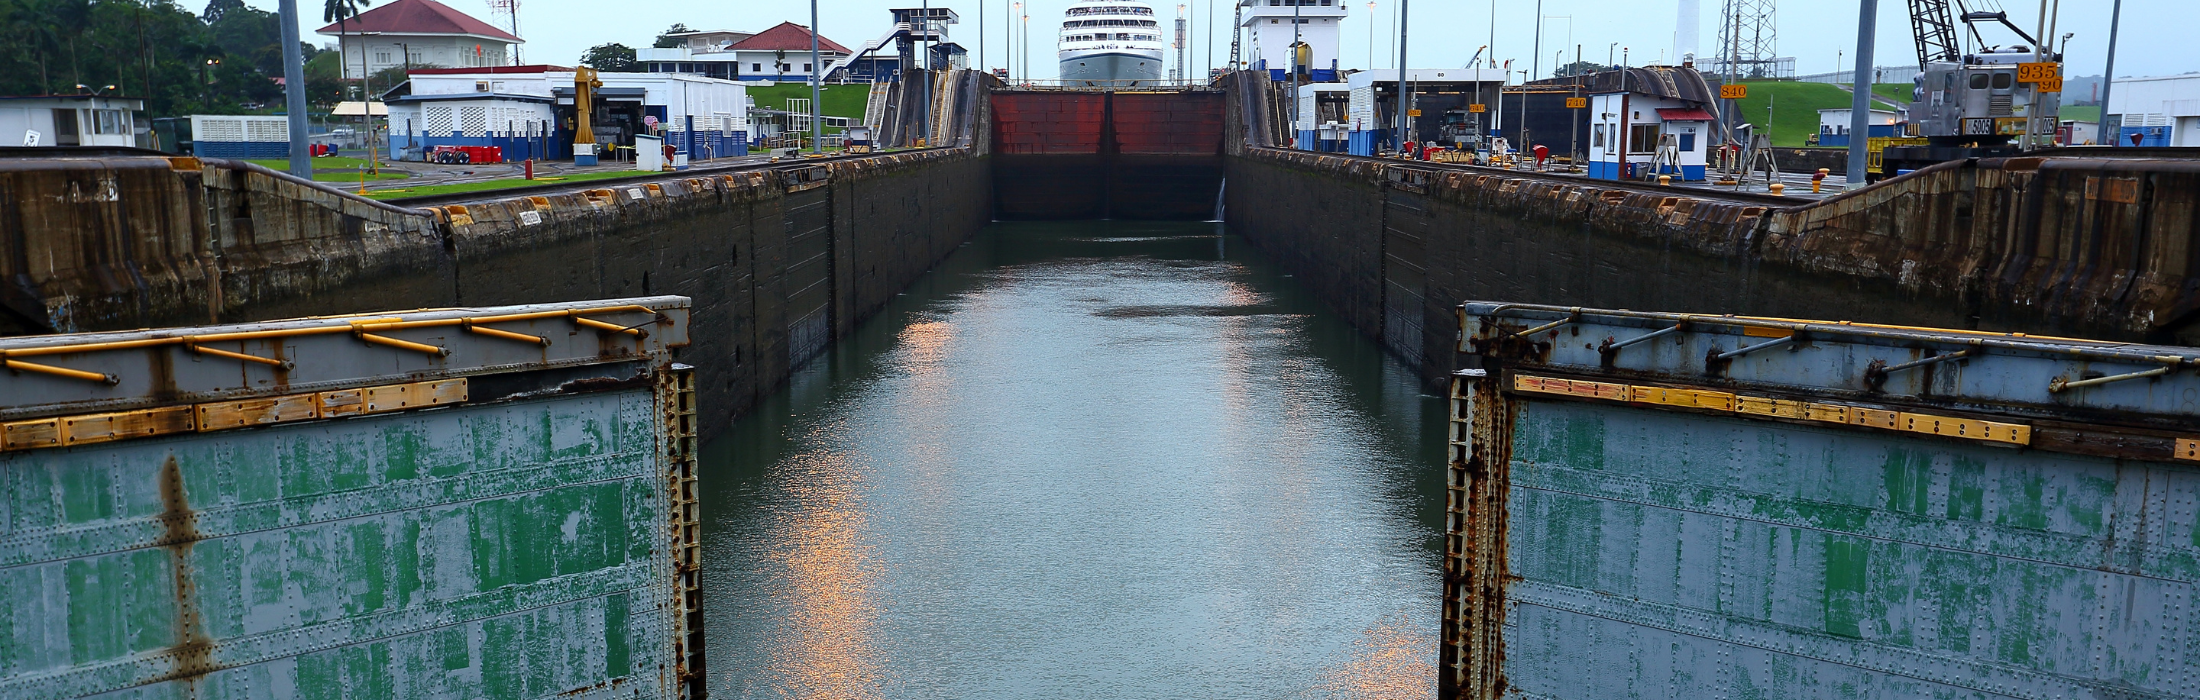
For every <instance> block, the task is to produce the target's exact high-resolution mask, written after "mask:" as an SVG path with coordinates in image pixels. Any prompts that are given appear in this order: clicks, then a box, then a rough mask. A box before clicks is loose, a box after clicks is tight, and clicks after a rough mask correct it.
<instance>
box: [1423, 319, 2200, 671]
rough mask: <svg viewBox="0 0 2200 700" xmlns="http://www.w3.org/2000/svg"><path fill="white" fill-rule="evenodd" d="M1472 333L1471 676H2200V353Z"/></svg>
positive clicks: (1459, 541)
mask: <svg viewBox="0 0 2200 700" xmlns="http://www.w3.org/2000/svg"><path fill="white" fill-rule="evenodd" d="M1462 328H1463V329H1465V331H1464V333H1465V336H1464V337H1462V339H1461V349H1462V351H1464V352H1468V353H1471V354H1472V355H1473V356H1474V357H1473V359H1474V361H1475V362H1477V363H1479V364H1480V367H1481V369H1476V370H1465V371H1463V372H1462V376H1461V377H1460V378H1459V381H1458V382H1456V383H1455V388H1454V392H1453V395H1454V404H1455V406H1454V419H1453V424H1454V426H1455V429H1454V431H1453V436H1452V440H1453V443H1454V448H1453V466H1452V470H1451V472H1452V476H1451V484H1452V493H1453V497H1452V499H1451V501H1450V504H1451V508H1450V511H1451V520H1450V526H1449V530H1450V533H1449V535H1448V536H1447V562H1446V586H1447V595H1446V606H1445V607H1446V612H1445V616H1446V620H1445V637H1444V639H1445V642H1446V648H1445V652H1444V654H1445V665H1446V673H1445V674H1444V687H1445V693H1446V696H1447V697H1474V698H1484V697H1500V696H1515V697H1548V698H1629V697H1645V698H1647V697H1689V696H1704V697H1767V698H1774V697H1776V698H1815V697H1823V698H1837V697H1838V698H1850V697H1865V698H1910V697H1979V698H2002V697H2007V698H2069V697H2119V698H2176V697H2195V696H2200V614H2196V613H2195V612H2194V611H2193V610H2192V607H2193V604H2194V602H2195V601H2194V597H2195V594H2196V593H2200V591H2196V588H2200V405H2195V404H2196V402H2200V376H2195V374H2196V372H2195V371H2194V369H2193V368H2195V367H2200V352H2196V351H2194V350H2192V349H2189V348H2155V347H2139V346H2131V345H2122V344H2110V343H2090V342H2086V341H2063V340H2055V339H2039V338H2026V337H2022V336H2001V335H1995V334H1979V333H1967V332H1959V331H1932V330H1925V329H1903V328H1889V327H1872V326H1863V325H1858V324H1832V323H1826V324H1819V323H1809V322H1795V321H1783V320H1774V319H1747V318H1735V317H1704V316H1682V315H1675V314H1650V313H1636V312H1602V311H1583V310H1570V309H1564V308H1555V307H1539V306H1530V305H1496V304H1482V303H1472V304H1468V305H1467V306H1466V307H1464V309H1463V313H1462ZM1653 334H1655V335H1653ZM1629 341H1633V342H1629Z"/></svg>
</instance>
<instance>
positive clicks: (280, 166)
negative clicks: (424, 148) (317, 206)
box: [247, 156, 412, 182]
mask: <svg viewBox="0 0 2200 700" xmlns="http://www.w3.org/2000/svg"><path fill="white" fill-rule="evenodd" d="M310 160H312V162H313V181H314V182H358V181H359V171H360V170H363V169H365V168H366V167H367V159H365V158H347V157H342V156H338V157H333V158H313V159H310ZM247 162H250V163H252V164H253V165H259V166H264V167H266V168H267V169H269V170H277V171H283V172H289V171H290V161H289V160H288V159H282V158H254V159H251V160H250V161H247ZM382 167H385V168H386V167H389V162H388V161H383V162H382ZM408 177H412V175H411V174H408V173H403V172H393V171H389V170H383V171H380V172H377V173H375V174H373V175H371V176H368V177H367V179H369V180H403V179H405V178H408Z"/></svg>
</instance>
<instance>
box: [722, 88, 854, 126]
mask: <svg viewBox="0 0 2200 700" xmlns="http://www.w3.org/2000/svg"><path fill="white" fill-rule="evenodd" d="M749 96H750V97H753V98H756V106H757V107H759V108H762V109H786V108H787V98H789V97H800V98H808V97H809V96H810V86H808V85H805V84H802V83H780V84H777V85H772V86H770V87H752V88H749ZM870 98H871V86H869V85H827V86H825V94H824V99H825V104H824V105H823V107H824V108H825V116H829V117H849V118H851V119H856V120H858V121H860V120H862V119H863V106H864V103H865V102H867V101H868V100H870Z"/></svg>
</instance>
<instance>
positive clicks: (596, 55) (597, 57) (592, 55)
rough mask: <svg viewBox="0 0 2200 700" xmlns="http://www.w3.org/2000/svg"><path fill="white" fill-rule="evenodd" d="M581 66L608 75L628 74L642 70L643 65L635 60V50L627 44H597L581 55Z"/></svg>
mask: <svg viewBox="0 0 2200 700" xmlns="http://www.w3.org/2000/svg"><path fill="white" fill-rule="evenodd" d="M581 65H584V66H588V67H590V68H594V69H596V70H600V71H604V72H606V73H627V72H633V71H638V70H641V63H640V62H637V61H635V60H634V49H631V48H628V47H627V45H625V44H597V45H595V46H591V47H588V50H587V51H584V52H582V53H581Z"/></svg>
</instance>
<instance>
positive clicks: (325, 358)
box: [0, 297, 702, 698]
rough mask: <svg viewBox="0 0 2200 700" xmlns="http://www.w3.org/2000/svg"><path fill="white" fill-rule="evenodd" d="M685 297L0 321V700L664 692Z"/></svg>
mask: <svg viewBox="0 0 2200 700" xmlns="http://www.w3.org/2000/svg"><path fill="white" fill-rule="evenodd" d="M686 312H687V300H686V299H684V298H679V297H654V298H647V299H636V300H622V301H613V302H596V303H582V304H565V305H544V306H530V307H506V308H497V309H452V310H440V311H432V312H409V313H403V314H390V315H378V316H364V317H339V318H324V319H308V320H301V321H283V322H270V323H264V324H250V325H245V326H229V327H217V328H196V329H175V330H166V331H138V332H131V333H105V334H86V335H79V336H45V337H37V338H14V339H5V340H0V351H4V352H5V354H6V356H7V358H8V360H9V362H10V366H11V367H12V368H14V369H16V370H17V371H16V372H14V373H11V374H10V375H6V376H0V388H4V389H5V391H4V393H0V396H5V397H6V399H5V403H4V404H0V433H4V435H5V437H6V441H5V442H0V446H4V447H5V451H0V595H4V596H6V598H7V600H6V601H5V604H4V605H0V697H80V696H90V695H98V694H107V693H122V694H127V695H130V696H132V697H198V698H228V697H235V698H243V697H341V696H351V697H427V698H530V697H544V696H551V695H559V694H566V695H567V696H572V697H587V696H599V697H603V696H613V695H616V696H620V697H661V698H677V697H688V696H690V695H691V692H692V691H693V689H694V688H696V687H699V686H697V685H696V684H697V683H699V680H700V676H699V673H700V672H701V670H702V669H701V655H700V652H701V649H700V648H699V647H698V646H695V643H696V638H695V637H694V636H693V635H694V633H696V632H699V630H698V629H696V628H695V627H694V625H695V624H696V620H695V619H694V616H693V613H694V612H695V611H694V608H695V607H696V605H697V604H699V601H697V600H696V599H695V598H694V595H693V586H692V580H691V579H692V574H693V572H694V567H695V564H696V562H695V559H694V556H695V551H696V550H695V546H694V545H695V543H694V542H693V538H694V532H693V530H692V528H691V527H689V525H690V524H692V521H693V519H694V517H695V515H696V514H695V513H694V511H693V498H692V479H693V473H692V462H691V460H690V459H689V458H688V456H687V455H688V454H689V449H690V448H691V445H690V444H689V443H690V442H692V440H691V439H690V437H689V436H691V434H692V430H691V428H692V421H691V419H690V418H689V416H690V414H691V412H692V390H691V388H690V387H689V385H688V384H687V379H686V374H685V372H684V371H681V370H677V369H675V368H674V367H673V366H672V365H671V363H670V362H669V359H668V355H667V349H668V348H670V347H674V346H678V345H683V344H684V343H685V337H686V323H687V318H686V316H687V313H686ZM530 338H531V339H532V340H530ZM249 358H266V361H263V360H255V359H249Z"/></svg>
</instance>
